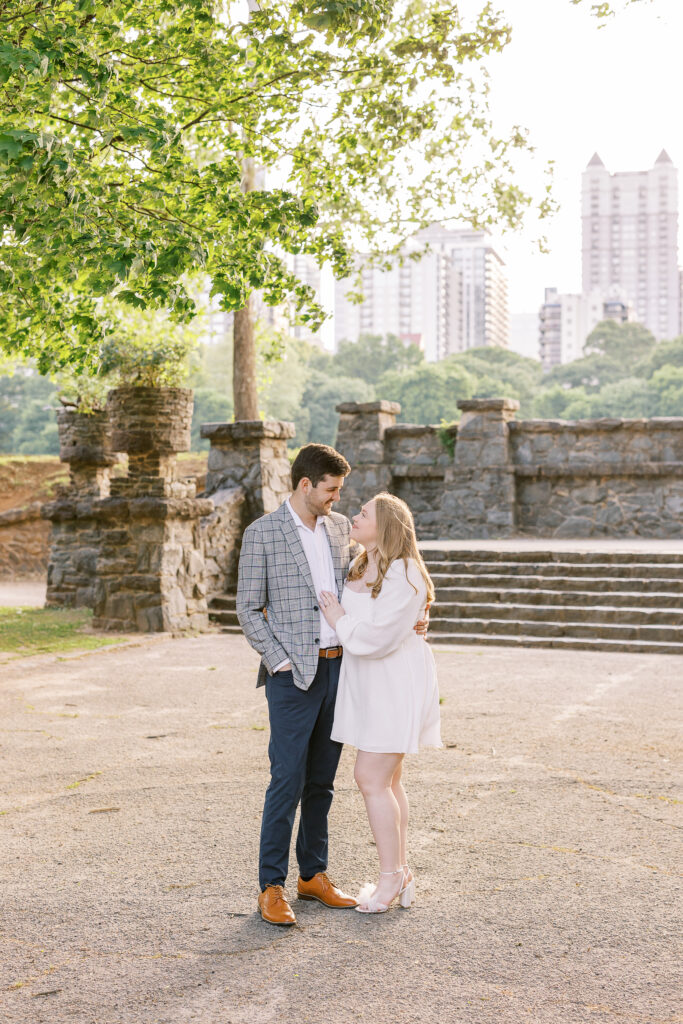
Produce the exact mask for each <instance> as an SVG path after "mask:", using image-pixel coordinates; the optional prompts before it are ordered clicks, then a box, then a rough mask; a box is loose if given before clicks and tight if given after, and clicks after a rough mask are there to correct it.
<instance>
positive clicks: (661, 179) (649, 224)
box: [582, 149, 681, 340]
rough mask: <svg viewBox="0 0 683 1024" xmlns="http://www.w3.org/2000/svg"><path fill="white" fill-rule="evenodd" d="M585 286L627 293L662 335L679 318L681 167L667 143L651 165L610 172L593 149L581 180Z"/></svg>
mask: <svg viewBox="0 0 683 1024" xmlns="http://www.w3.org/2000/svg"><path fill="white" fill-rule="evenodd" d="M582 256H583V261H582V262H583V287H582V290H583V292H584V293H589V292H593V291H595V290H596V289H597V290H600V291H602V292H604V293H605V294H609V293H611V292H614V291H615V290H619V291H620V292H622V293H625V294H626V296H627V297H628V300H629V301H630V302H631V303H632V304H633V307H634V309H635V318H636V320H638V321H639V322H640V323H642V324H644V325H645V326H646V327H648V328H649V329H650V330H651V331H652V333H653V334H654V335H655V337H656V338H657V339H658V340H661V339H664V338H675V337H676V336H677V335H678V334H679V331H680V324H681V286H680V275H679V269H678V173H677V171H676V168H675V167H674V165H673V163H672V162H671V158H670V157H669V155H668V153H667V152H666V150H664V149H663V150H662V152H661V153H660V154H659V156H658V157H657V161H656V163H655V165H654V167H652V168H650V170H647V171H617V172H616V173H615V174H610V172H609V171H608V170H607V168H606V167H605V165H604V164H603V162H602V160H601V159H600V157H599V156H598V154H597V153H595V154H594V155H593V157H592V159H591V160H590V162H589V164H588V166H587V167H586V170H585V171H584V172H583V181H582Z"/></svg>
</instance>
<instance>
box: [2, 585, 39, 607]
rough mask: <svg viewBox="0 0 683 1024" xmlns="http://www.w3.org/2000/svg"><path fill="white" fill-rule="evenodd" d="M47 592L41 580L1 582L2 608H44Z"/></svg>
mask: <svg viewBox="0 0 683 1024" xmlns="http://www.w3.org/2000/svg"><path fill="white" fill-rule="evenodd" d="M46 590H47V586H46V585H45V583H42V582H41V581H40V580H38V581H33V580H18V581H14V580H0V608H42V607H43V605H44V604H45V592H46Z"/></svg>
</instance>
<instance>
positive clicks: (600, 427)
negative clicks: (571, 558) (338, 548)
mask: <svg viewBox="0 0 683 1024" xmlns="http://www.w3.org/2000/svg"><path fill="white" fill-rule="evenodd" d="M458 405H459V407H460V409H461V411H462V416H461V419H460V423H459V424H458V425H456V426H453V427H450V428H447V429H446V430H444V429H443V428H438V427H434V426H422V425H411V424H396V423H395V417H396V414H397V412H398V411H400V409H399V407H397V405H396V403H390V402H377V403H370V404H362V405H356V404H355V403H344V404H343V405H341V406H339V407H338V409H339V411H340V412H341V417H340V425H339V432H338V435H337V447H338V448H339V450H340V451H341V452H342V453H343V454H344V455H345V456H346V458H347V459H348V460H349V462H350V463H351V465H352V467H353V470H352V472H351V474H350V476H349V478H348V480H347V482H346V485H345V487H344V491H343V493H342V502H341V507H340V511H343V512H345V513H346V514H352V513H353V512H355V511H356V510H357V508H358V507H359V506H360V504H361V503H362V502H363V501H366V500H367V499H368V497H370V496H372V494H374V493H376V492H377V491H379V490H385V489H386V490H389V491H391V492H392V493H394V494H397V495H398V496H399V497H402V498H404V499H405V500H406V501H407V502H408V504H409V505H410V507H411V508H412V510H413V514H414V516H415V523H416V527H417V530H418V534H419V536H420V537H421V538H422V539H424V540H427V539H434V538H439V537H443V538H453V539H456V538H466V537H473V538H476V537H479V538H488V537H506V536H512V535H515V534H527V535H532V536H538V537H599V536H615V537H629V536H642V537H682V536H683V417H671V418H653V419H598V420H578V421H563V420H521V421H516V420H515V418H514V416H515V412H516V410H517V409H518V403H517V402H516V401H514V400H511V399H503V398H501V399H471V400H468V401H462V402H459V403H458Z"/></svg>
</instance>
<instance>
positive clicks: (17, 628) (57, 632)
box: [0, 608, 123, 657]
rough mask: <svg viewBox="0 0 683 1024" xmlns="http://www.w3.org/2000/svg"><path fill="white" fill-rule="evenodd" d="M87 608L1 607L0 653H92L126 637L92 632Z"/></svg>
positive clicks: (90, 617)
mask: <svg viewBox="0 0 683 1024" xmlns="http://www.w3.org/2000/svg"><path fill="white" fill-rule="evenodd" d="M91 621H92V611H90V609H88V608H0V651H2V652H3V653H4V652H10V653H12V654H15V655H16V656H17V657H28V656H29V655H31V654H50V653H51V652H52V651H83V650H86V651H90V650H93V649H94V648H96V647H105V646H107V645H109V644H117V643H121V641H122V640H123V637H113V636H108V635H106V634H103V633H92V632H89V631H88V630H89V628H90V623H91Z"/></svg>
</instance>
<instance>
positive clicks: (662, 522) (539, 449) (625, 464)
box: [511, 417, 683, 537]
mask: <svg viewBox="0 0 683 1024" xmlns="http://www.w3.org/2000/svg"><path fill="white" fill-rule="evenodd" d="M511 449H512V456H513V460H514V464H515V474H516V478H517V526H518V529H519V530H520V532H522V533H531V534H538V535H540V536H556V537H576V536H579V537H589V536H615V537H628V536H643V537H680V536H683V417H675V418H673V417H672V418H668V417H666V418H665V417H655V418H653V419H631V420H622V419H601V420H576V421H562V420H527V421H521V422H519V423H514V424H512V426H511Z"/></svg>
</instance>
